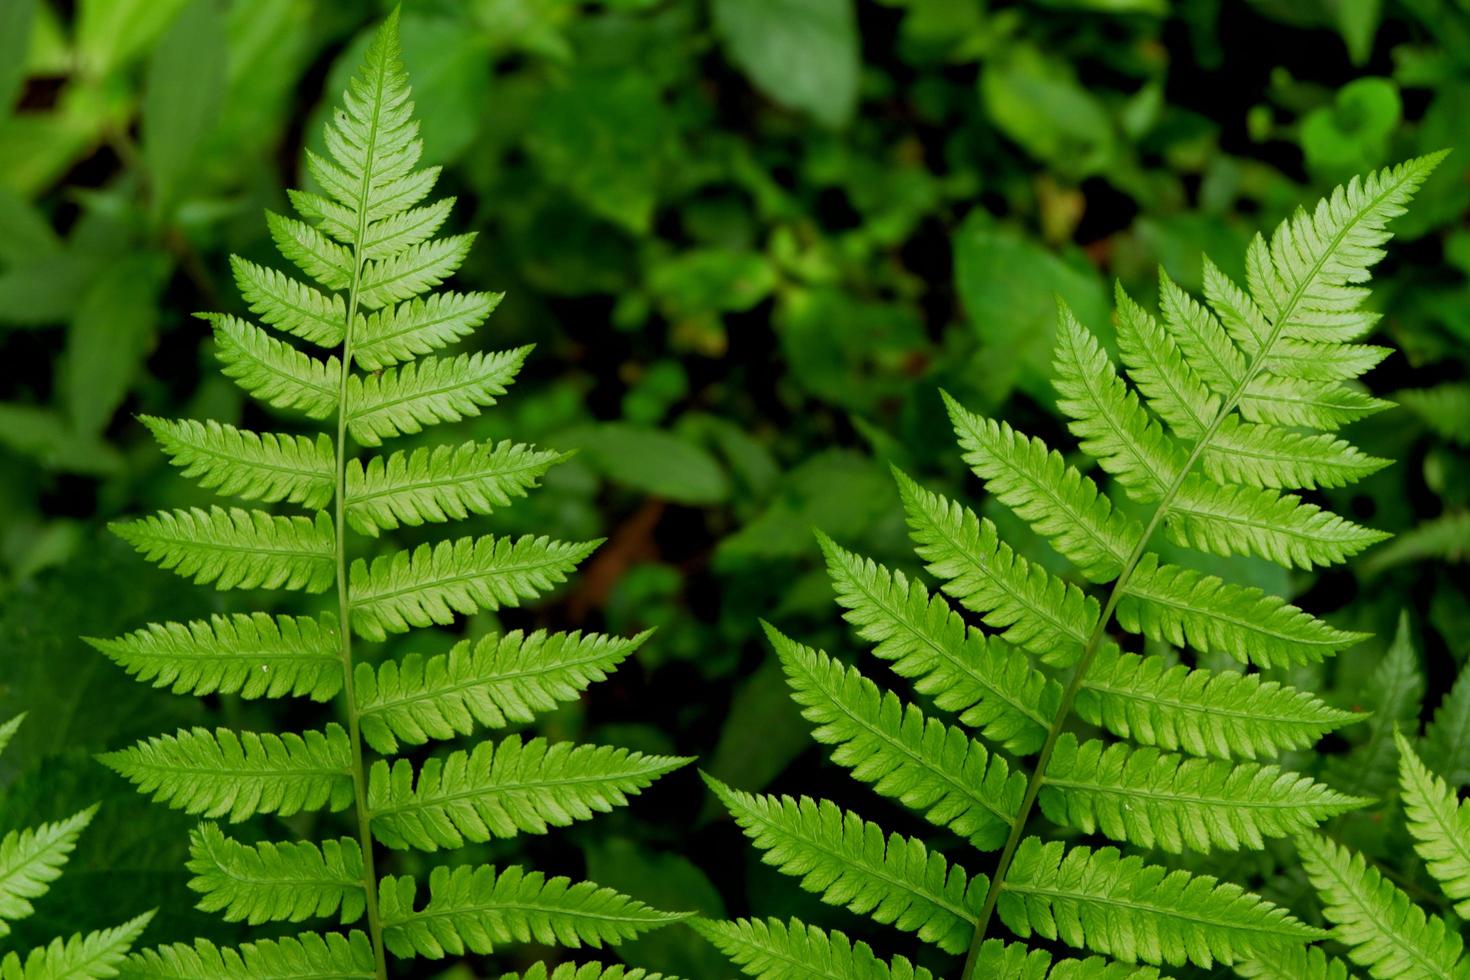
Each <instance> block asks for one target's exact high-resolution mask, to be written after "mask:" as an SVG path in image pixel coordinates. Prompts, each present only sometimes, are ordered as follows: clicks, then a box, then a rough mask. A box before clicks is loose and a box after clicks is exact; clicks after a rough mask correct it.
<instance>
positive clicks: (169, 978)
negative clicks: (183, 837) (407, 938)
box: [119, 930, 378, 980]
mask: <svg viewBox="0 0 1470 980" xmlns="http://www.w3.org/2000/svg"><path fill="white" fill-rule="evenodd" d="M119 976H120V977H121V978H122V980H376V977H377V976H378V971H377V964H376V963H374V962H373V946H372V943H371V942H369V941H368V937H367V934H366V933H363V932H358V931H357V930H353V931H351V932H349V933H347V934H345V935H344V934H342V933H340V932H333V933H328V934H326V935H324V936H323V935H318V934H316V933H314V932H306V933H302V934H301V935H299V936H285V937H283V938H281V939H262V940H259V941H257V942H253V943H245V944H243V945H242V946H240V947H239V948H238V949H230V948H228V947H226V948H221V947H219V946H216V945H215V944H214V943H212V942H210V941H209V940H208V939H199V940H196V941H195V942H194V944H193V945H192V946H191V945H189V944H187V943H175V944H173V945H171V946H160V947H158V948H157V949H148V950H143V951H141V952H137V953H134V954H133V955H132V956H130V957H128V959H127V962H125V963H123V964H122V966H121V967H120V968H119Z"/></svg>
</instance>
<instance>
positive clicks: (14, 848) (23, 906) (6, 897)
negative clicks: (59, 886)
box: [0, 718, 97, 937]
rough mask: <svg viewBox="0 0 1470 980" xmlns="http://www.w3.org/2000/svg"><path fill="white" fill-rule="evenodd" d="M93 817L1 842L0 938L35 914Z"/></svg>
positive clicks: (76, 817) (14, 834)
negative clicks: (35, 900) (36, 902)
mask: <svg viewBox="0 0 1470 980" xmlns="http://www.w3.org/2000/svg"><path fill="white" fill-rule="evenodd" d="M19 720H20V719H19V718H17V719H14V721H15V722H18V721H19ZM96 813H97V807H96V806H90V807H88V808H87V809H85V810H82V811H81V812H79V813H74V814H72V815H71V816H69V817H67V818H66V819H65V820H57V821H56V822H55V823H44V824H41V825H40V826H38V827H30V828H27V829H25V830H12V831H11V832H10V833H8V834H6V835H5V837H4V839H3V840H0V937H3V936H8V935H10V923H12V922H14V921H16V920H17V919H24V918H25V917H27V916H28V915H30V914H31V913H32V912H34V911H35V906H33V905H32V904H31V899H33V898H39V897H41V896H42V895H44V894H45V893H46V890H47V889H48V888H50V887H51V883H52V882H53V881H55V880H56V879H57V878H59V877H60V876H61V868H62V866H63V865H65V864H66V862H67V859H69V858H70V857H71V853H72V851H73V850H74V849H75V848H76V845H77V838H78V837H80V836H81V833H82V831H83V830H85V829H86V828H87V825H88V824H90V823H91V822H92V817H93V816H94V815H95V814H96Z"/></svg>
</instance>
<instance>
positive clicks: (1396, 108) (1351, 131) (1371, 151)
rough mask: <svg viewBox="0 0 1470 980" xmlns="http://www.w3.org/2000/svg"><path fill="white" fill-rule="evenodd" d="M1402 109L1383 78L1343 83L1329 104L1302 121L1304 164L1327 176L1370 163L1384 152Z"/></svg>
mask: <svg viewBox="0 0 1470 980" xmlns="http://www.w3.org/2000/svg"><path fill="white" fill-rule="evenodd" d="M1402 113H1403V104H1402V102H1401V101H1400V99H1399V88H1398V86H1397V85H1395V84H1394V83H1393V82H1392V81H1390V80H1389V79H1387V78H1359V79H1357V80H1355V81H1353V82H1349V83H1348V84H1347V85H1345V86H1344V87H1343V88H1342V89H1340V90H1339V91H1338V93H1337V98H1336V99H1335V100H1334V102H1333V104H1332V105H1330V106H1322V107H1321V108H1318V109H1315V110H1313V111H1312V112H1311V113H1310V114H1309V115H1308V116H1307V117H1306V118H1305V119H1304V120H1302V151H1303V152H1304V153H1305V154H1306V156H1307V166H1308V167H1310V168H1311V169H1312V170H1314V171H1316V172H1318V173H1321V174H1323V175H1325V176H1328V177H1337V176H1341V175H1342V174H1344V173H1348V172H1353V173H1356V172H1358V171H1360V170H1368V169H1370V168H1372V167H1374V166H1376V165H1377V164H1379V163H1381V162H1382V161H1383V159H1384V157H1385V156H1386V154H1387V152H1388V137H1389V135H1390V134H1391V133H1392V132H1393V131H1394V129H1395V128H1396V127H1397V126H1398V124H1399V117H1400V116H1401V115H1402Z"/></svg>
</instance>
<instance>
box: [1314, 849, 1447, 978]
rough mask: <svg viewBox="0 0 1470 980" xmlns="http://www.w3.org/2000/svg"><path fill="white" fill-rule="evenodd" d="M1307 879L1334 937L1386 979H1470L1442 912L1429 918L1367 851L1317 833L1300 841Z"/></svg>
mask: <svg viewBox="0 0 1470 980" xmlns="http://www.w3.org/2000/svg"><path fill="white" fill-rule="evenodd" d="M1297 850H1298V851H1299V852H1300V854H1301V857H1302V866H1303V868H1305V869H1306V872H1307V877H1308V878H1310V879H1311V882H1312V885H1313V886H1314V887H1315V888H1316V889H1317V893H1318V894H1319V895H1320V896H1321V897H1322V902H1323V904H1324V905H1325V907H1326V912H1327V918H1328V920H1329V921H1330V922H1332V924H1333V929H1332V937H1333V938H1334V939H1336V940H1337V941H1338V942H1340V943H1342V944H1343V945H1344V946H1346V947H1348V957H1349V958H1350V959H1351V960H1352V961H1353V962H1354V963H1357V964H1358V965H1359V966H1362V967H1364V968H1366V969H1367V970H1368V972H1369V973H1371V974H1372V975H1373V976H1375V977H1380V978H1382V980H1405V978H1410V977H1412V978H1442V980H1464V978H1466V977H1470V960H1467V959H1465V958H1464V957H1462V956H1461V955H1460V953H1461V950H1462V948H1463V945H1464V944H1463V943H1462V942H1461V941H1460V937H1459V935H1458V934H1456V932H1455V931H1454V930H1453V929H1452V928H1450V926H1449V925H1448V924H1447V923H1446V922H1445V921H1444V920H1443V919H1441V918H1440V917H1439V916H1428V917H1426V916H1425V914H1424V912H1423V911H1422V910H1421V909H1420V908H1419V907H1418V906H1416V905H1415V904H1414V903H1413V902H1412V901H1410V900H1409V896H1407V895H1405V894H1404V893H1403V892H1402V891H1400V890H1399V889H1398V888H1397V887H1396V886H1395V885H1394V884H1393V883H1392V882H1390V881H1387V880H1385V879H1384V877H1383V876H1382V875H1381V874H1379V873H1378V870H1377V869H1376V868H1373V867H1370V866H1369V865H1368V863H1367V862H1366V861H1364V859H1363V857H1362V855H1359V854H1353V853H1351V852H1350V851H1348V850H1347V849H1346V848H1344V847H1341V846H1339V845H1337V844H1334V843H1332V842H1331V841H1329V840H1327V839H1325V838H1323V837H1319V836H1317V835H1314V834H1307V835H1305V836H1303V837H1300V838H1298V840H1297Z"/></svg>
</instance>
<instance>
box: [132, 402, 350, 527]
mask: <svg viewBox="0 0 1470 980" xmlns="http://www.w3.org/2000/svg"><path fill="white" fill-rule="evenodd" d="M139 420H140V421H141V422H142V423H143V424H144V425H146V426H147V427H148V429H149V431H150V432H152V433H153V437H154V438H155V439H157V440H158V443H159V445H160V446H162V447H163V451H164V452H165V453H167V454H168V455H169V458H170V462H172V463H173V464H174V465H175V466H177V467H179V469H180V470H181V471H182V472H183V474H184V476H186V477H189V478H190V479H193V480H197V481H198V482H199V485H200V486H201V487H203V488H204V489H206V490H214V491H216V492H218V493H222V494H225V495H227V496H231V497H242V498H244V499H246V500H259V501H262V502H263V503H268V504H269V503H276V502H278V501H282V500H284V501H289V502H290V503H293V504H300V505H301V506H303V507H305V508H306V509H307V510H320V509H322V508H323V507H325V506H326V505H327V504H328V503H330V502H331V499H332V493H333V481H334V479H335V474H334V472H333V466H334V465H335V463H334V462H333V456H332V440H331V439H330V438H328V436H327V435H326V433H320V434H318V435H317V437H316V439H308V438H307V437H306V436H291V435H278V434H276V433H273V432H250V431H249V430H247V429H237V428H235V427H234V426H233V425H224V424H221V423H219V422H215V421H213V420H211V421H207V422H196V421H194V420H193V419H179V420H177V421H171V420H169V419H160V418H154V417H153V416H151V415H142V416H139Z"/></svg>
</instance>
